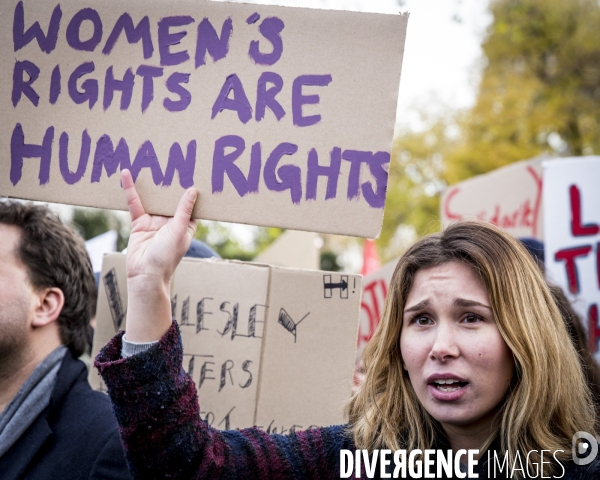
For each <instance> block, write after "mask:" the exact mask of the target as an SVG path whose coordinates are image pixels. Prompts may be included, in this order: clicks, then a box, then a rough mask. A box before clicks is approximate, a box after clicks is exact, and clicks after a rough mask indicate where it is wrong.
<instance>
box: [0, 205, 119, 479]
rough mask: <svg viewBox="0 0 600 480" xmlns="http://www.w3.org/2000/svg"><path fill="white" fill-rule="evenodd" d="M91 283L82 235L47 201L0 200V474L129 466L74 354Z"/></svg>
mask: <svg viewBox="0 0 600 480" xmlns="http://www.w3.org/2000/svg"><path fill="white" fill-rule="evenodd" d="M94 294H95V283H94V276H93V273H92V268H91V264H90V260H89V257H88V255H87V253H86V250H85V247H84V244H83V240H82V239H81V238H80V237H79V236H78V235H76V234H75V233H74V232H72V231H71V230H70V229H69V228H67V227H66V226H65V225H63V224H62V223H61V221H60V220H59V219H58V217H56V215H54V214H53V213H51V212H50V211H49V210H48V209H47V208H46V207H41V206H34V205H31V204H24V203H19V202H14V201H0V478H2V479H3V480H8V479H28V480H30V479H61V480H69V479H73V480H76V479H93V478H106V479H110V478H115V479H120V478H126V479H129V478H130V475H129V473H128V471H127V465H126V462H125V458H124V455H123V450H122V447H121V443H120V439H119V434H118V430H117V424H116V420H115V419H114V416H113V413H112V409H111V405H110V400H109V399H108V397H107V396H106V395H104V394H102V393H99V392H94V391H92V389H91V388H90V386H89V384H88V382H87V371H86V368H85V366H84V364H83V363H82V362H80V361H79V360H77V357H78V356H79V355H81V353H83V351H84V349H85V346H86V341H87V332H88V328H89V322H90V316H91V313H92V312H91V308H90V305H91V302H90V298H91V297H92V295H94Z"/></svg>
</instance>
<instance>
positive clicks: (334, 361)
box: [256, 267, 362, 433]
mask: <svg viewBox="0 0 600 480" xmlns="http://www.w3.org/2000/svg"><path fill="white" fill-rule="evenodd" d="M361 280H362V278H361V277H360V276H359V275H346V274H339V273H333V272H322V271H307V270H292V269H286V268H278V267H272V268H271V287H270V290H269V295H270V297H269V307H270V308H269V314H268V319H267V325H266V335H265V344H264V347H263V357H262V366H261V369H262V372H261V379H262V381H261V384H260V387H259V399H258V405H257V412H256V424H257V425H259V426H261V427H262V428H265V429H267V431H270V432H275V431H276V432H278V433H285V432H286V431H290V430H298V429H306V428H309V427H310V426H320V425H331V424H339V423H342V422H343V407H344V403H345V402H346V401H347V400H348V398H349V396H350V393H351V387H352V371H353V364H354V355H355V350H356V331H357V323H358V322H357V317H358V309H359V304H360V295H361V287H362V285H361Z"/></svg>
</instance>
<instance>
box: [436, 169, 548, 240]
mask: <svg viewBox="0 0 600 480" xmlns="http://www.w3.org/2000/svg"><path fill="white" fill-rule="evenodd" d="M541 161H542V160H541V159H539V158H538V159H533V160H524V161H522V162H516V163H513V164H510V165H508V166H506V167H502V168H499V169H497V170H494V171H492V172H490V173H486V174H483V175H477V176H475V177H473V178H470V179H468V180H465V181H463V182H460V183H457V184H456V185H453V186H451V187H449V188H448V189H446V190H445V191H444V192H443V194H442V200H441V203H440V217H441V219H442V225H443V226H446V225H448V224H449V223H450V222H452V221H454V220H463V219H475V218H477V219H480V220H485V221H487V222H491V223H493V224H495V225H498V226H499V227H502V228H503V229H505V230H507V231H509V232H510V233H512V234H513V235H514V236H515V237H532V238H537V239H538V240H542V238H543V229H542V217H543V215H542V167H541Z"/></svg>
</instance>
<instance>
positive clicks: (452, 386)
mask: <svg viewBox="0 0 600 480" xmlns="http://www.w3.org/2000/svg"><path fill="white" fill-rule="evenodd" d="M432 383H433V386H434V387H435V388H437V389H438V390H440V391H442V392H456V391H457V390H459V389H461V388H462V387H464V386H465V385H466V384H467V382H461V381H459V380H435V381H434V382H432Z"/></svg>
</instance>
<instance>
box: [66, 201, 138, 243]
mask: <svg viewBox="0 0 600 480" xmlns="http://www.w3.org/2000/svg"><path fill="white" fill-rule="evenodd" d="M71 224H72V226H73V227H74V228H75V229H76V230H77V231H78V232H79V233H80V234H81V236H82V237H83V238H84V240H89V239H90V238H94V237H97V236H98V235H101V234H103V233H105V232H108V231H109V230H116V231H117V235H118V236H117V250H118V251H121V250H123V249H124V248H125V247H126V246H127V241H128V240H129V234H128V233H127V232H126V230H127V229H126V228H124V227H125V222H123V221H122V220H121V219H120V218H119V217H118V216H117V215H116V214H115V213H114V212H112V211H110V210H101V209H98V208H75V209H73V217H72V219H71Z"/></svg>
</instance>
